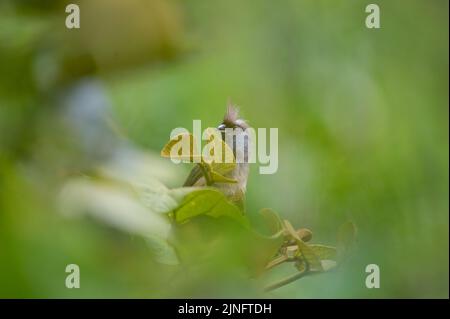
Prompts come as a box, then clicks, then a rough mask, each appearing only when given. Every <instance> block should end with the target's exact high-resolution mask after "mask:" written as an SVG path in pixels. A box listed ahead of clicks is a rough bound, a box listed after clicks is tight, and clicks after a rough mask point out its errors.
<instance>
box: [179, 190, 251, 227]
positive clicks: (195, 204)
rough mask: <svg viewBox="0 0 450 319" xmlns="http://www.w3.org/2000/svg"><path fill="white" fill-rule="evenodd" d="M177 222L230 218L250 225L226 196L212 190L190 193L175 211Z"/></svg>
mask: <svg viewBox="0 0 450 319" xmlns="http://www.w3.org/2000/svg"><path fill="white" fill-rule="evenodd" d="M173 215H174V217H175V221H177V222H178V223H182V222H184V221H187V220H189V219H191V218H194V217H196V216H199V215H207V216H211V217H216V218H218V217H229V218H232V219H234V220H236V221H238V222H239V223H242V224H244V225H248V220H247V219H246V218H245V216H243V214H242V211H241V210H240V209H239V208H238V207H237V206H236V205H234V204H233V203H231V202H230V201H229V200H228V199H227V198H226V197H225V195H224V194H223V193H222V192H220V191H218V190H216V189H211V188H206V189H201V190H198V191H194V192H191V193H189V194H188V195H187V196H186V197H185V198H184V200H183V202H182V203H181V205H180V206H179V207H178V208H176V209H175V210H174V211H173Z"/></svg>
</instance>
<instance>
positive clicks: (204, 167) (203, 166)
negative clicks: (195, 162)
mask: <svg viewBox="0 0 450 319" xmlns="http://www.w3.org/2000/svg"><path fill="white" fill-rule="evenodd" d="M207 165H208V164H205V163H200V168H201V170H202V172H203V176H204V177H205V180H206V185H208V186H211V185H212V184H213V181H212V179H211V175H209V169H208V167H207Z"/></svg>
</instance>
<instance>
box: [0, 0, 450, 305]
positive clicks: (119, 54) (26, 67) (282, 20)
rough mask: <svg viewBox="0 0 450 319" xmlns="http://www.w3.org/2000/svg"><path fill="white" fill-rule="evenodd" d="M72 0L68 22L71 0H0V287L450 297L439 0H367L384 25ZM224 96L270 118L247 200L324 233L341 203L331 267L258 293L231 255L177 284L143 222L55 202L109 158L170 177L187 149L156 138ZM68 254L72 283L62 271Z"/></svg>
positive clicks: (275, 9) (221, 4)
mask: <svg viewBox="0 0 450 319" xmlns="http://www.w3.org/2000/svg"><path fill="white" fill-rule="evenodd" d="M70 2H71V3H77V4H79V5H80V10H81V28H80V29H79V30H75V29H72V30H68V29H66V28H65V25H64V21H65V19H66V16H67V14H66V13H65V11H64V8H65V5H66V4H67V3H68V2H65V1H50V0H48V1H25V0H23V1H11V0H3V1H2V2H1V3H0V297H32V298H35V297H38V298H40V297H53V298H54V297H68V298H72V297H144V298H146V297H150V298H161V297H192V296H196V297H223V296H225V297H261V296H271V297H284V298H430V297H441V298H442V297H445V298H448V296H449V286H448V282H449V278H448V273H449V264H448V260H449V255H448V253H449V247H448V243H449V241H448V240H449V237H448V226H449V223H448V217H449V197H448V192H449V189H448V187H449V171H448V168H449V158H448V153H449V149H448V148H449V139H448V129H449V127H448V110H449V109H448V105H449V104H448V103H449V101H448V84H449V83H448V54H449V52H448V21H449V20H448V2H447V1H445V0H442V1H439V0H434V1H401V0H395V1H391V0H390V1H380V0H379V1H376V3H377V4H378V5H379V6H380V9H381V29H377V30H376V29H367V28H366V27H365V18H366V16H367V13H365V7H366V5H367V4H369V3H371V2H367V1H332V0H323V1H299V0H292V1H290V0H286V1H279V2H274V1H265V0H260V1H256V0H255V1H235V0H232V1H199V0H192V1H164V0H151V1H150V0H149V1H143V0H142V1H141V0H130V1H119V0H95V1H94V0H89V1H87V0H86V1H70ZM228 99H231V100H232V101H233V102H234V103H236V104H237V105H239V107H240V109H241V113H242V115H243V117H244V118H246V119H248V120H249V121H250V123H251V125H252V126H254V127H276V128H278V129H279V170H278V172H277V173H276V174H274V175H260V174H258V167H257V165H253V167H252V172H251V176H250V179H249V184H248V195H247V209H248V211H249V212H250V214H251V213H252V212H256V211H258V210H259V209H261V208H263V207H271V208H273V209H274V210H276V211H277V212H279V214H280V215H282V216H283V217H284V218H288V219H290V220H291V221H292V222H293V223H294V224H296V225H298V226H301V227H307V228H310V229H312V230H313V233H314V241H317V242H321V243H331V244H332V243H334V242H335V236H336V230H337V228H338V226H339V225H340V224H342V223H343V222H344V221H346V220H352V221H353V222H354V223H355V224H356V225H357V227H358V242H357V248H356V249H355V251H354V253H353V255H352V257H351V259H350V260H348V262H347V263H346V264H345V266H343V267H342V268H341V269H340V270H339V271H338V272H335V273H330V274H324V275H321V276H312V277H308V278H304V279H302V280H299V281H297V282H295V283H292V284H290V285H288V286H285V287H283V288H280V289H278V290H276V291H274V292H272V293H270V294H269V295H265V294H263V293H261V292H260V291H259V290H258V289H257V288H256V287H257V286H256V285H254V284H253V283H252V281H250V282H249V281H247V280H245V279H242V278H241V277H240V276H241V275H240V274H235V273H234V272H233V271H230V273H226V271H222V272H223V273H224V276H226V278H227V280H223V281H222V282H221V283H222V285H215V284H214V281H211V280H209V279H210V278H209V279H207V277H206V276H205V277H203V276H202V275H201V274H200V275H198V277H195V276H193V277H192V278H190V280H188V281H189V283H188V284H186V283H180V282H178V281H177V280H175V279H173V278H174V276H175V275H174V274H176V273H177V272H179V270H177V269H176V267H175V266H167V265H161V264H158V263H156V262H155V261H154V260H153V257H152V254H151V253H150V252H149V249H148V247H147V246H146V244H145V243H144V242H143V240H142V239H140V238H139V237H137V236H132V235H128V234H125V233H122V232H119V231H117V230H114V229H111V228H109V227H105V226H103V225H102V224H101V223H98V222H96V221H93V220H91V219H90V218H67V217H66V216H65V215H64V214H61V209H60V208H59V206H58V200H57V198H58V194H59V190H60V188H61V185H62V184H63V183H64V181H65V180H66V179H67V178H69V177H71V176H73V175H77V174H80V173H85V172H89V171H90V170H91V169H92V168H93V167H96V166H97V165H102V164H103V163H107V162H108V163H109V161H111V158H114V159H116V160H115V163H116V164H117V163H120V164H117V165H119V166H120V168H121V169H123V170H125V171H130V170H131V171H133V172H134V173H135V174H140V172H141V171H142V170H143V171H145V172H146V173H148V174H151V175H152V176H156V177H157V178H158V179H159V180H160V181H162V182H163V183H164V184H166V185H167V186H169V187H176V186H180V185H181V183H182V182H183V181H184V178H185V177H186V175H187V174H188V172H189V169H190V165H187V164H186V165H182V166H181V165H174V164H172V163H171V162H170V161H168V160H163V159H160V158H159V151H160V149H161V148H162V146H163V145H164V144H165V142H166V141H167V140H168V138H169V134H170V131H171V130H172V129H173V128H175V127H186V128H188V129H192V120H193V119H201V120H202V122H203V123H204V125H210V126H216V125H217V124H218V123H219V122H220V120H221V118H222V116H223V113H224V111H225V106H226V103H227V100H228ZM70 263H76V264H78V265H80V268H81V287H82V288H81V289H67V288H65V286H64V281H65V278H66V275H67V274H66V273H65V272H64V269H65V266H66V265H67V264H70ZM372 263H375V264H377V265H379V267H380V270H381V287H380V288H379V289H367V288H366V287H365V278H366V275H367V274H366V273H365V267H366V265H367V264H372ZM222 267H223V268H224V269H225V270H226V269H227V265H226V264H224V265H222ZM287 271H288V270H285V269H281V270H279V271H278V272H279V274H282V273H284V272H287ZM279 274H278V275H279ZM276 275H277V274H275V276H276ZM186 276H187V277H189V275H188V274H187V275H186ZM224 282H226V283H227V284H223V283H224Z"/></svg>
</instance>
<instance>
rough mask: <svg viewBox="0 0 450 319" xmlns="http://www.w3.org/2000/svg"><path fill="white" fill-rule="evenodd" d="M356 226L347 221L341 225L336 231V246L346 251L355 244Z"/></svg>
mask: <svg viewBox="0 0 450 319" xmlns="http://www.w3.org/2000/svg"><path fill="white" fill-rule="evenodd" d="M355 239H356V226H355V224H354V223H353V222H351V221H348V222H346V223H344V224H342V225H341V227H340V228H339V231H338V238H337V240H338V246H339V247H340V248H342V249H345V250H347V249H348V248H350V246H351V245H352V244H353V243H354V242H355Z"/></svg>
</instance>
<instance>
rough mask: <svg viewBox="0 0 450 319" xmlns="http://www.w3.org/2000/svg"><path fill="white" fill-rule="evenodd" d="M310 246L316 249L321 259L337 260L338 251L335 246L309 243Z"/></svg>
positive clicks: (315, 251)
mask: <svg viewBox="0 0 450 319" xmlns="http://www.w3.org/2000/svg"><path fill="white" fill-rule="evenodd" d="M309 248H311V249H312V250H313V251H314V253H315V254H316V256H317V257H318V258H319V259H321V260H323V259H329V260H335V259H336V255H337V251H336V248H334V247H331V246H325V245H317V244H313V245H309Z"/></svg>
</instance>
